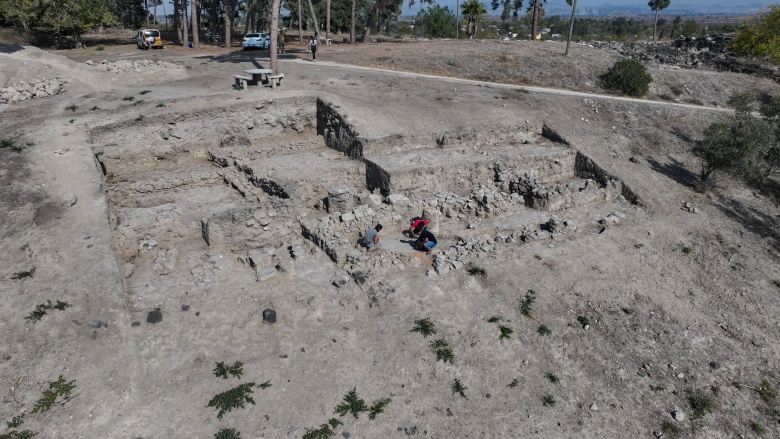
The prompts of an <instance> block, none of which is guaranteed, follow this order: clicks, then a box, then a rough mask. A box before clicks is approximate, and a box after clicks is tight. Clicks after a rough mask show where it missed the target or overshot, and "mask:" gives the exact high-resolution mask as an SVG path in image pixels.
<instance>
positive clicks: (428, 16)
mask: <svg viewBox="0 0 780 439" xmlns="http://www.w3.org/2000/svg"><path fill="white" fill-rule="evenodd" d="M417 26H419V27H420V28H422V33H423V35H425V36H427V37H431V38H454V37H455V26H456V24H455V13H454V12H453V11H451V10H450V8H448V7H447V6H445V7H441V6H439V5H434V6H431V7H429V8H426V9H422V10H420V12H418V13H417V16H416V17H415V27H417Z"/></svg>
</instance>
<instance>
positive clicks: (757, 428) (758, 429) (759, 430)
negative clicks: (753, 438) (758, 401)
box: [750, 421, 766, 436]
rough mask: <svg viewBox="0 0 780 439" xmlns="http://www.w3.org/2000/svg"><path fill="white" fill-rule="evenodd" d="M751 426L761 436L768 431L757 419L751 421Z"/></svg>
mask: <svg viewBox="0 0 780 439" xmlns="http://www.w3.org/2000/svg"><path fill="white" fill-rule="evenodd" d="M750 428H751V429H752V430H753V432H754V433H756V434H757V435H759V436H763V435H764V433H766V427H764V426H763V425H761V424H759V423H758V422H756V421H750Z"/></svg>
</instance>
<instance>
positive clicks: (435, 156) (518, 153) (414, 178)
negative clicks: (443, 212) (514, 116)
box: [365, 143, 576, 197]
mask: <svg viewBox="0 0 780 439" xmlns="http://www.w3.org/2000/svg"><path fill="white" fill-rule="evenodd" d="M575 158H576V151H574V150H573V149H571V148H568V147H563V146H554V145H553V144H550V143H548V144H542V145H534V144H520V145H484V146H482V147H480V148H479V149H442V148H427V149H417V150H413V151H404V152H397V153H394V154H387V155H381V156H375V157H370V158H367V159H366V160H365V162H366V183H367V186H368V189H369V190H376V189H378V190H380V191H382V192H383V193H400V194H404V195H407V196H412V195H414V196H415V197H421V196H429V195H433V194H435V193H437V192H441V191H447V192H452V193H454V194H458V195H461V196H468V195H469V193H470V191H471V189H472V188H474V187H478V186H480V185H487V184H492V183H495V182H496V181H497V180H501V179H507V180H508V179H510V178H512V177H514V176H517V175H529V176H533V177H534V178H541V179H542V180H544V181H550V182H552V181H560V180H567V179H570V178H572V177H574V170H575ZM499 183H500V181H499Z"/></svg>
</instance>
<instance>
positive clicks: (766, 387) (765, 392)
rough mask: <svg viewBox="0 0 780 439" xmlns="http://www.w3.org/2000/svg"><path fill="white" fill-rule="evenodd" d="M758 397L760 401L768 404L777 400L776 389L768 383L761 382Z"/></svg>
mask: <svg viewBox="0 0 780 439" xmlns="http://www.w3.org/2000/svg"><path fill="white" fill-rule="evenodd" d="M758 396H760V397H761V400H763V401H764V402H765V403H767V404H769V403H770V402H772V401H774V400H775V399H777V389H776V388H775V386H773V385H772V383H770V382H769V381H767V380H764V381H761V384H760V385H759V386H758Z"/></svg>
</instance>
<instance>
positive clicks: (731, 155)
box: [693, 93, 775, 188]
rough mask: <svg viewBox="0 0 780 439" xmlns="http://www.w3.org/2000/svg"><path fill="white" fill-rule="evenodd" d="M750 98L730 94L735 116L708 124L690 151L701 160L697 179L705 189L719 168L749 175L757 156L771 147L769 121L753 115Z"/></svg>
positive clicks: (772, 138) (771, 135) (771, 134)
mask: <svg viewBox="0 0 780 439" xmlns="http://www.w3.org/2000/svg"><path fill="white" fill-rule="evenodd" d="M753 99H754V96H751V95H750V94H745V93H736V94H734V95H732V97H731V98H729V104H730V105H732V106H734V107H736V108H735V112H734V116H732V117H730V118H729V119H726V120H723V121H719V122H714V123H713V124H711V125H710V126H709V127H708V128H707V129H706V130H705V131H704V138H703V139H702V140H701V141H700V142H699V143H698V144H697V145H696V146H695V147H694V149H693V153H694V154H695V155H696V156H697V157H699V158H700V159H701V160H702V167H701V172H700V174H699V178H700V179H701V183H702V186H703V187H704V188H706V187H708V186H709V185H710V184H711V182H712V180H713V179H714V175H715V172H716V171H719V170H731V171H734V172H737V173H742V174H748V175H749V174H752V173H753V172H754V171H755V169H756V158H757V157H759V156H760V155H761V153H762V152H764V151H767V150H769V149H771V145H772V144H773V142H774V140H775V131H774V130H773V127H772V125H771V124H770V123H769V122H767V121H765V120H762V119H759V118H757V117H755V116H753V114H752V110H753V108H752V101H753Z"/></svg>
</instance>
